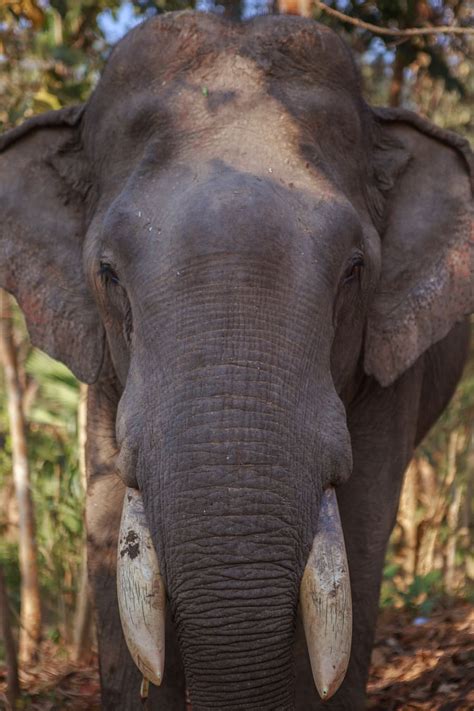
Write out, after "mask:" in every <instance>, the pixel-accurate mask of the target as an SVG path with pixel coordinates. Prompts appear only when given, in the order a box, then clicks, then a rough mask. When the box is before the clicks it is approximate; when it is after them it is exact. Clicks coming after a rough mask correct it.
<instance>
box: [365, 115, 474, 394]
mask: <svg viewBox="0 0 474 711" xmlns="http://www.w3.org/2000/svg"><path fill="white" fill-rule="evenodd" d="M375 119H376V137H375V149H374V150H375V154H374V170H375V178H376V184H377V195H376V197H374V196H372V206H374V205H375V212H376V213H378V218H379V220H380V223H379V231H380V233H381V238H382V266H381V276H380V281H379V285H378V289H377V292H376V294H375V298H374V300H373V302H372V306H371V309H370V312H369V317H368V323H367V333H366V347H365V370H366V372H367V373H368V374H372V375H374V376H375V377H376V378H377V380H378V381H379V383H380V384H381V385H383V386H387V385H390V384H391V383H392V382H394V380H396V379H397V378H398V377H399V376H400V375H401V374H402V373H403V372H404V371H405V370H406V369H407V368H409V367H410V366H411V365H412V364H413V363H414V362H415V361H416V360H417V358H418V357H419V356H420V355H421V354H422V353H424V351H426V350H427V349H428V348H429V347H430V346H431V345H432V344H434V343H436V342H437V341H439V340H440V339H442V338H443V337H444V336H445V335H446V334H447V333H448V332H449V331H450V329H451V328H452V327H453V326H454V324H455V323H456V322H458V321H460V320H462V319H463V318H464V317H465V316H466V315H467V314H469V313H471V312H472V311H473V310H474V235H473V201H472V198H473V174H474V165H473V157H472V153H471V151H470V149H469V145H468V143H467V142H466V141H464V139H462V138H460V137H459V136H457V135H456V134H453V133H450V132H448V131H443V130H442V129H439V128H437V127H436V126H434V125H432V124H430V123H429V122H428V121H425V120H423V119H421V118H419V117H418V116H416V115H415V114H412V113H411V112H408V111H403V110H399V109H376V110H375Z"/></svg>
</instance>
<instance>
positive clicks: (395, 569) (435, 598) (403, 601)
mask: <svg viewBox="0 0 474 711" xmlns="http://www.w3.org/2000/svg"><path fill="white" fill-rule="evenodd" d="M399 573H400V567H399V566H398V565H397V564H396V563H388V564H387V565H386V566H385V568H384V575H383V581H382V589H381V594H380V605H381V607H404V608H405V609H407V610H409V611H410V612H412V613H413V614H415V615H422V616H424V615H429V614H430V612H432V610H433V609H434V608H435V607H436V605H437V604H438V603H439V601H440V599H441V594H442V590H443V586H442V572H441V571H440V570H432V571H430V572H429V573H427V574H426V575H415V577H414V579H413V581H412V582H411V583H410V584H409V585H408V586H405V585H404V584H403V582H401V579H400V578H399Z"/></svg>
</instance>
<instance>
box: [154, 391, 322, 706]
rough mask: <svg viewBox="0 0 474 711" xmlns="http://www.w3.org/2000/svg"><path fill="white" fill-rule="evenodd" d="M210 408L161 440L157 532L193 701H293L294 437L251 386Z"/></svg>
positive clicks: (298, 561)
mask: <svg viewBox="0 0 474 711" xmlns="http://www.w3.org/2000/svg"><path fill="white" fill-rule="evenodd" d="M256 386H257V384H256V383H255V384H254V388H256ZM231 400H232V398H231ZM187 405H188V407H192V404H191V403H189V402H188V403H187ZM195 407H199V406H197V405H195ZM202 407H203V403H202V401H201V403H200V409H201V410H202ZM204 407H205V408H206V410H207V412H206V413H205V414H203V415H202V425H201V426H197V427H195V428H193V427H186V428H183V429H182V430H180V431H175V432H174V434H173V436H171V437H170V441H171V443H172V445H170V446H169V447H168V446H166V445H165V447H164V451H163V453H162V462H163V460H164V462H166V460H167V462H166V464H165V463H164V462H163V463H162V466H163V464H164V466H165V467H166V469H165V470H162V471H163V473H162V476H164V478H165V480H167V479H168V478H169V483H167V485H166V488H165V490H164V491H163V492H162V493H161V496H162V497H163V498H162V502H161V506H160V507H159V514H158V515H159V516H160V517H161V518H162V521H163V525H162V526H161V527H160V529H159V530H160V534H159V536H158V537H157V539H156V545H157V547H159V548H160V549H163V548H164V556H165V574H166V579H167V587H168V594H169V597H170V601H171V608H172V613H173V616H174V619H175V623H176V626H177V628H178V633H179V640H180V648H181V652H182V655H183V661H184V666H185V670H186V681H187V686H188V687H189V689H190V692H191V698H192V702H193V709H195V711H204V709H206V710H207V709H222V708H226V709H229V711H230V710H231V709H257V708H259V709H290V708H292V704H293V691H294V689H293V668H292V644H293V636H294V618H295V607H296V604H297V599H298V588H299V576H300V572H301V568H302V555H301V550H300V546H301V543H300V532H299V531H298V530H297V524H296V522H297V521H298V513H297V511H298V508H299V506H298V502H297V497H296V492H295V490H294V483H295V480H294V476H292V474H291V464H290V462H289V461H288V459H289V457H288V454H287V451H288V449H289V446H290V444H289V441H290V439H291V435H290V433H289V432H287V431H285V429H288V427H287V425H286V428H285V424H286V423H285V424H282V420H283V418H278V417H274V416H273V418H272V420H271V421H270V418H269V417H268V415H267V417H265V416H263V415H260V416H259V417H257V416H255V415H254V414H253V415H252V414H251V411H250V410H249V408H250V407H252V408H255V402H254V397H252V396H250V395H247V396H246V397H242V398H239V399H238V400H234V402H233V405H230V404H227V405H226V406H225V407H222V409H221V410H220V411H219V410H218V408H219V406H218V405H217V403H216V402H215V400H213V399H212V398H209V399H206V402H205V403H204ZM211 407H212V408H213V410H211ZM216 408H217V411H216ZM237 410H241V412H238V411H237ZM243 413H246V415H244V414H243ZM242 421H244V422H245V421H246V422H247V424H246V425H245V426H244V427H243V428H242V424H241V423H242ZM252 421H253V422H252ZM231 438H232V439H231ZM164 471H166V472H169V474H164ZM156 495H157V494H155V495H154V496H153V497H149V499H148V500H149V501H150V500H153V501H156ZM315 498H316V494H315ZM153 511H156V508H154V509H153ZM152 515H153V514H152ZM156 524H158V522H157V521H156V522H155V524H154V525H153V530H155V526H156Z"/></svg>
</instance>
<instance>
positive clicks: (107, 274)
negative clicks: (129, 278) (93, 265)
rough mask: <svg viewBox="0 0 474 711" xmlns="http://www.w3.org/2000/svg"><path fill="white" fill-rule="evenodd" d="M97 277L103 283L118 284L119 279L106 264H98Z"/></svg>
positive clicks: (113, 270)
mask: <svg viewBox="0 0 474 711" xmlns="http://www.w3.org/2000/svg"><path fill="white" fill-rule="evenodd" d="M99 276H100V278H101V279H102V281H103V282H104V283H106V284H107V283H110V282H111V283H112V284H119V283H120V281H119V278H118V275H117V272H116V271H115V269H113V267H112V266H111V265H110V264H109V263H108V262H102V261H101V262H100V266H99Z"/></svg>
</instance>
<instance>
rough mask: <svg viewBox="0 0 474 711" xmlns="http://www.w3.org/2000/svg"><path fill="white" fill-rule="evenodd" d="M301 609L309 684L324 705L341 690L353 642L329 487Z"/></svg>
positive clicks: (340, 544) (343, 559) (347, 583)
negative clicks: (310, 671) (312, 684)
mask: <svg viewBox="0 0 474 711" xmlns="http://www.w3.org/2000/svg"><path fill="white" fill-rule="evenodd" d="M300 603H301V613H302V617H303V626H304V631H305V635H306V643H307V645H308V653H309V658H310V661H311V669H312V671H313V679H314V683H315V684H316V688H317V690H318V692H319V695H320V697H321V698H322V699H323V700H326V699H329V698H331V696H333V694H335V693H336V691H337V690H338V688H339V686H340V685H341V684H342V681H343V679H344V676H345V674H346V670H347V665H348V664H349V657H350V652H351V640H352V601H351V587H350V581H349V568H348V565H347V556H346V548H345V545H344V536H343V533H342V526H341V519H340V517H339V509H338V507H337V499H336V492H335V490H334V489H333V488H332V487H330V488H329V489H326V491H324V493H323V497H322V501H321V511H320V514H319V522H318V528H317V531H316V535H315V537H314V541H313V547H312V549H311V553H310V554H309V558H308V562H307V564H306V568H305V571H304V574H303V579H302V581H301V589H300Z"/></svg>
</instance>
